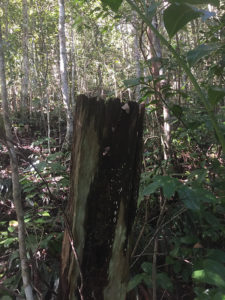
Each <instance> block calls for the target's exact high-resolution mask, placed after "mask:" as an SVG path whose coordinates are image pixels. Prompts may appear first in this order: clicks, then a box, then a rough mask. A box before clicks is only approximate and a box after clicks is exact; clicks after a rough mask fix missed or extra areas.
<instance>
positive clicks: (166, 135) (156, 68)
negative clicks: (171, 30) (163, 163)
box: [147, 17, 171, 160]
mask: <svg viewBox="0 0 225 300" xmlns="http://www.w3.org/2000/svg"><path fill="white" fill-rule="evenodd" d="M152 22H153V25H154V26H155V27H157V26H158V25H157V19H156V17H154V18H153V21H152ZM147 36H148V39H149V43H150V51H151V56H152V57H155V58H158V59H161V58H162V50H161V45H160V41H159V39H158V38H157V37H156V35H155V34H154V33H153V32H152V31H151V30H150V28H147ZM163 72H164V70H163V68H162V66H161V62H160V60H158V61H155V62H154V61H152V74H153V76H154V77H155V78H157V77H158V76H160V75H163ZM163 84H164V82H163V81H162V80H161V81H159V82H157V83H156V85H155V89H156V98H158V100H159V103H160V102H161V101H160V100H163V102H161V104H159V110H160V111H159V114H158V115H159V120H160V123H161V110H162V114H163V120H162V123H161V125H162V126H161V127H162V129H163V135H162V146H163V153H164V159H165V160H168V159H169V157H170V151H171V149H170V112H169V109H168V106H167V105H168V103H166V101H167V99H165V98H164V95H163V94H162V93H161V88H162V87H163ZM158 92H160V93H161V94H162V99H160V98H159V97H158V96H157V93H158Z"/></svg>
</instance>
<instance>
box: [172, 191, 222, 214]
mask: <svg viewBox="0 0 225 300" xmlns="http://www.w3.org/2000/svg"><path fill="white" fill-rule="evenodd" d="M178 194H179V197H180V199H181V200H182V201H183V203H184V205H185V206H186V207H187V208H189V209H191V210H200V207H201V204H203V203H216V202H217V199H216V197H215V196H214V195H213V194H212V193H210V192H209V191H206V190H204V189H202V188H195V189H194V188H191V187H188V186H184V185H183V186H182V187H181V188H180V189H179V190H178Z"/></svg>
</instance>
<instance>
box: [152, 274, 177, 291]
mask: <svg viewBox="0 0 225 300" xmlns="http://www.w3.org/2000/svg"><path fill="white" fill-rule="evenodd" d="M156 280H157V284H158V285H159V286H160V287H161V288H163V289H165V290H170V291H171V290H172V289H173V284H172V281H171V279H170V278H169V276H168V275H167V274H166V273H158V274H157V278H156Z"/></svg>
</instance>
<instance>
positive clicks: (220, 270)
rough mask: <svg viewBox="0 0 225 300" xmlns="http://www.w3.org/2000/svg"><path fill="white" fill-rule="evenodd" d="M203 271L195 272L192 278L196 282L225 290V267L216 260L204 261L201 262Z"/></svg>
mask: <svg viewBox="0 0 225 300" xmlns="http://www.w3.org/2000/svg"><path fill="white" fill-rule="evenodd" d="M203 267H204V269H202V270H196V271H194V272H193V274H192V278H193V279H196V280H198V281H201V282H204V283H208V284H211V285H215V286H217V287H219V288H225V267H224V265H223V264H221V263H219V262H218V261H216V260H212V259H206V260H204V262H203Z"/></svg>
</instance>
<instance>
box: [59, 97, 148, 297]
mask: <svg viewBox="0 0 225 300" xmlns="http://www.w3.org/2000/svg"><path fill="white" fill-rule="evenodd" d="M143 116H144V107H143V106H142V105H139V104H138V103H135V102H128V103H126V104H124V103H123V104H122V103H121V102H120V100H118V99H111V100H109V101H103V100H97V99H95V98H91V99H88V98H87V97H85V96H80V97H78V99H77V104H76V113H75V125H74V126H75V128H74V142H73V150H72V171H71V194H70V199H69V203H68V207H67V209H66V213H65V224H66V226H65V234H64V240H63V247H62V262H61V278H60V291H59V299H64V300H72V299H73V300H78V299H79V300H90V299H93V300H94V299H97V300H103V299H104V300H124V299H125V296H126V288H127V281H128V279H129V254H130V244H129V242H130V233H131V229H132V225H133V221H134V217H135V211H136V201H137V197H138V186H139V177H140V171H141V161H142V131H143Z"/></svg>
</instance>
